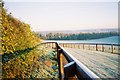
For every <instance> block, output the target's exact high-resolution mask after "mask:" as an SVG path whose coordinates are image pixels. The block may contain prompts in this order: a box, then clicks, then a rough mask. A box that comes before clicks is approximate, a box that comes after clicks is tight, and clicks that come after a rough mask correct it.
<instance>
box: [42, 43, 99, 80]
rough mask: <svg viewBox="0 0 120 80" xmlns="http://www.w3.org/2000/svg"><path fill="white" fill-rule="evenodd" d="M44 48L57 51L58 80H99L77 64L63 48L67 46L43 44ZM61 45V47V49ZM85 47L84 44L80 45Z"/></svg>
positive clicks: (80, 64)
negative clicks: (84, 79)
mask: <svg viewBox="0 0 120 80" xmlns="http://www.w3.org/2000/svg"><path fill="white" fill-rule="evenodd" d="M42 44H43V45H44V46H46V47H51V48H54V49H56V51H57V59H58V65H59V74H60V80H64V79H65V80H77V79H83V78H86V79H87V80H98V79H100V78H99V77H98V76H97V75H95V74H94V73H93V72H92V71H91V70H89V69H88V68H87V67H86V66H84V65H83V64H82V63H81V62H79V61H78V60H77V59H76V58H75V57H73V56H72V55H71V54H70V53H69V52H67V51H66V50H65V49H64V48H63V47H66V46H69V45H67V44H60V45H59V44H58V43H56V42H45V43H42ZM61 45H62V46H63V47H61ZM82 45H83V47H85V45H84V44H82ZM76 46H79V45H73V44H72V45H71V46H69V47H76ZM97 46H98V45H97ZM79 47H80V46H79Z"/></svg>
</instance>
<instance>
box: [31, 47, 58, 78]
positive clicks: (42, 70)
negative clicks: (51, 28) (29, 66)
mask: <svg viewBox="0 0 120 80" xmlns="http://www.w3.org/2000/svg"><path fill="white" fill-rule="evenodd" d="M43 51H44V54H42V55H41V56H40V58H39V59H38V60H37V62H36V64H37V65H36V66H34V68H33V70H32V73H31V78H44V79H48V78H58V77H59V71H58V63H57V56H56V53H55V51H54V50H53V49H51V48H44V49H43Z"/></svg>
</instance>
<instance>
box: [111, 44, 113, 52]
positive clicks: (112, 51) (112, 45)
mask: <svg viewBox="0 0 120 80" xmlns="http://www.w3.org/2000/svg"><path fill="white" fill-rule="evenodd" d="M111 53H113V45H111Z"/></svg>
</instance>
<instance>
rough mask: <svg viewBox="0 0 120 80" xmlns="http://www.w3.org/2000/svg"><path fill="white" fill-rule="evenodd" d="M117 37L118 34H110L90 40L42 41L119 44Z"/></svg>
mask: <svg viewBox="0 0 120 80" xmlns="http://www.w3.org/2000/svg"><path fill="white" fill-rule="evenodd" d="M119 38H120V36H112V37H107V38H101V39H92V40H43V42H58V43H103V44H120V41H119Z"/></svg>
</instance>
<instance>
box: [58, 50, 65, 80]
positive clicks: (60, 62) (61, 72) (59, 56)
mask: <svg viewBox="0 0 120 80" xmlns="http://www.w3.org/2000/svg"><path fill="white" fill-rule="evenodd" d="M58 52H59V53H58V54H59V55H58V59H59V61H58V64H59V73H60V80H64V66H63V54H62V49H60V50H58Z"/></svg>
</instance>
